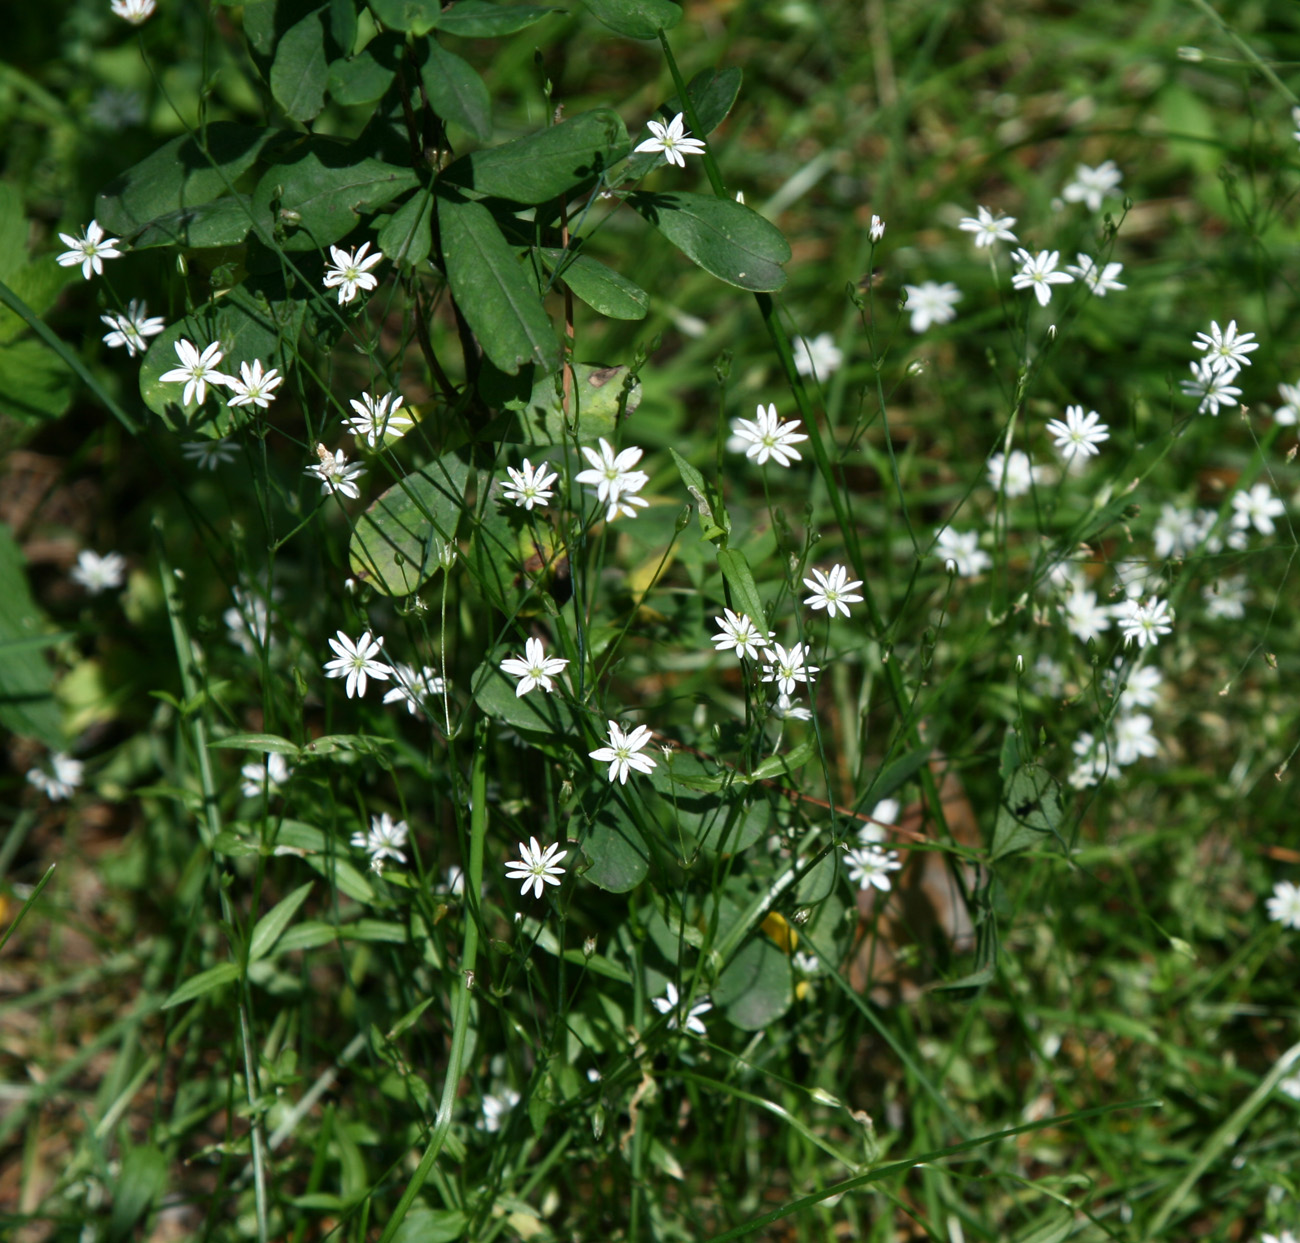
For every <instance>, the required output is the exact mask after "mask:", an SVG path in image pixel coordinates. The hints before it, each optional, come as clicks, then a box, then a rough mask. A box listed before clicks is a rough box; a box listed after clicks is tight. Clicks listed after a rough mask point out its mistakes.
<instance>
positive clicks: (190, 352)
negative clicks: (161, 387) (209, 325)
mask: <svg viewBox="0 0 1300 1243" xmlns="http://www.w3.org/2000/svg"><path fill="white" fill-rule="evenodd" d="M176 357H177V358H179V359H180V363H181V365H180V366H179V367H174V368H172V370H171V371H164V372H163V374H162V375H160V376H159V377H158V379H159V380H160V381H161V382H162V383H163V384H184V385H185V391H184V393H183V394H182V395H181V404H182V405H185V406H188V405H189V404H190V402H192V401H195V402H197V403H198V404H199V405H200V406H201V405H202V404H203V402H204V399H205V398H206V397H207V395H208V385H209V384H214V385H216V384H220V385H222V386H223V387H226V386H229V385H231V384H233V383H234V380H233V379H232V378H231V377H230V376H228V375H226V374H225V373H224V372H221V371H218V370H217V364H218V363H220V362H221V360H222V359H223V358H224V357H225V355H224V354H223V353H222V352H221V346H220V345H219V344H218V343H217V342H216V341H213V342H212V344H211V345H209V346H207V347H206V348H205V349H204V351H203V352H202V353H201V354H200V353H199V347H198V346H197V345H195V344H194V342H193V341H186V340H185V339H184V338H182V339H181V340H179V341H177V342H176Z"/></svg>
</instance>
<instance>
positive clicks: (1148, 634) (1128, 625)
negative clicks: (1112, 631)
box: [1115, 596, 1174, 647]
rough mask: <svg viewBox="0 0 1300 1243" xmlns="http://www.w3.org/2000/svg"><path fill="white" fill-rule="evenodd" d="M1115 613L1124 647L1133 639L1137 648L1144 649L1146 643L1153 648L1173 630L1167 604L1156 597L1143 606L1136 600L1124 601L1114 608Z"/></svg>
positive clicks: (1171, 617)
mask: <svg viewBox="0 0 1300 1243" xmlns="http://www.w3.org/2000/svg"><path fill="white" fill-rule="evenodd" d="M1115 613H1116V616H1117V618H1118V620H1119V628H1120V633H1121V634H1123V636H1124V646H1125V647H1127V646H1128V645H1129V644H1130V643H1132V642H1133V640H1134V639H1136V640H1137V645H1138V647H1146V645H1147V644H1148V643H1149V644H1151V646H1152V647H1155V645H1156V644H1157V643H1159V642H1160V638H1161V636H1162V635H1166V634H1168V633H1169V632H1170V631H1171V630H1172V629H1173V628H1174V619H1173V615H1172V614H1171V613H1170V612H1169V602H1168V601H1167V600H1161V599H1158V598H1157V597H1156V596H1152V597H1151V598H1150V599H1149V600H1148V601H1147V602H1146V603H1145V604H1141V603H1139V602H1138V601H1137V600H1124V601H1122V602H1121V603H1120V604H1118V605H1116V606H1115Z"/></svg>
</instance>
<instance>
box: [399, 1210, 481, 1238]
mask: <svg viewBox="0 0 1300 1243" xmlns="http://www.w3.org/2000/svg"><path fill="white" fill-rule="evenodd" d="M468 1225H469V1218H468V1217H467V1216H466V1215H465V1213H463V1212H462V1211H461V1210H460V1209H458V1208H429V1207H428V1205H425V1204H415V1205H412V1206H411V1211H410V1212H409V1213H407V1214H406V1216H405V1217H404V1218H403V1219H402V1224H401V1225H400V1226H398V1227H397V1229H396V1231H394V1233H393V1237H392V1240H391V1243H455V1240H457V1239H463V1238H465V1231H466V1229H467V1227H468Z"/></svg>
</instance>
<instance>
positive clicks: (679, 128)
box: [633, 112, 704, 168]
mask: <svg viewBox="0 0 1300 1243" xmlns="http://www.w3.org/2000/svg"><path fill="white" fill-rule="evenodd" d="M646 128H647V129H648V130H649V131H650V134H651V137H649V138H647V139H646V140H645V141H644V142H642V143H640V144H639V145H637V146H636V147H634V148H633V150H634V151H637V152H641V151H662V152H663V155H664V159H665V160H667V161H668V163H669V164H676V165H677V167H678V168H685V167H686V157H687V156H688V155H703V154H704V143H702V142H701V141H700V140H699V139H698V138H692V137H691V136H690V131H689V130H687V128H686V125H685V122H684V119H683V114H682V113H680V112H679V113H678V114H677V115H676V116H675V117H673V119H672V120H671V121H669V122H668V124H667V125H665V124H664V123H663V122H662V121H647V122H646Z"/></svg>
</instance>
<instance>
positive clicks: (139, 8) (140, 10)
mask: <svg viewBox="0 0 1300 1243" xmlns="http://www.w3.org/2000/svg"><path fill="white" fill-rule="evenodd" d="M108 7H109V8H110V9H112V10H113V13H114V14H115V15H116V16H118V17H120V18H121V19H122V20H123V21H125V22H130V23H131V25H132V26H142V25H143V24H144V23H145V22H147V21H148V20H149V19H150V18H151V17H152V16H153V13H154V9H156V8H157V7H158V5H157V0H113V3H112V4H110V5H109V6H108Z"/></svg>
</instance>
